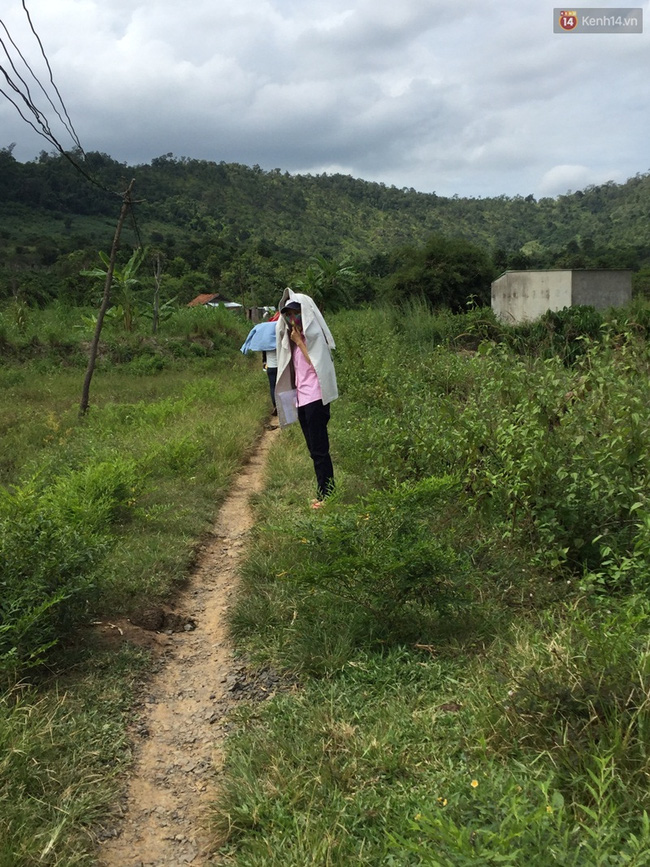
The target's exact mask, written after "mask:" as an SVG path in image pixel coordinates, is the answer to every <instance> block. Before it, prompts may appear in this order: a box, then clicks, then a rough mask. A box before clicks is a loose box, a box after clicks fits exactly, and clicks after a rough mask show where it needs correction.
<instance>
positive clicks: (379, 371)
mask: <svg viewBox="0 0 650 867" xmlns="http://www.w3.org/2000/svg"><path fill="white" fill-rule="evenodd" d="M426 315H427V316H428V314H426ZM409 317H411V319H413V322H412V323H410V322H409ZM181 319H182V321H181V320H180V319H179V322H178V323H177V325H176V326H175V328H176V330H175V331H174V330H173V329H172V328H171V327H170V331H169V335H168V336H169V337H170V338H171V337H173V338H174V339H176V340H178V341H180V345H181V346H184V347H185V349H184V350H183V351H179V352H177V353H176V354H174V353H172V352H168V353H163V354H162V355H161V357H163V358H164V361H163V366H162V368H160V369H159V370H158V372H155V371H154V370H153V369H152V370H149V368H148V367H147V365H148V364H149V362H147V363H146V364H144V363H142V362H141V363H137V362H138V359H148V358H151V357H154V356H153V355H152V353H151V351H150V350H151V347H150V346H149V345H148V344H147V343H146V342H144V341H143V340H142V339H140V338H137V339H130V338H129V339H128V340H124V341H121V340H117V339H116V340H115V341H114V345H113V346H112V348H111V351H110V353H108V354H107V355H106V356H105V359H104V362H105V366H104V367H102V368H101V370H99V371H98V373H97V376H96V380H95V381H94V382H93V389H92V393H91V405H92V410H91V412H90V414H89V416H88V418H87V419H86V420H85V421H84V422H83V423H82V424H79V423H78V421H77V419H76V415H75V413H76V404H77V388H78V384H79V380H78V379H77V376H78V370H76V369H74V370H72V371H69V370H66V369H65V367H64V366H63V365H61V364H60V365H59V366H58V368H56V367H55V366H53V358H52V357H48V358H46V359H43V358H34V357H32V355H33V353H32V355H30V353H31V352H32V350H31V349H29V347H28V344H29V335H28V334H27V335H25V336H24V338H21V339H24V346H25V347H27V348H26V349H25V353H24V356H22V357H23V358H24V360H23V361H22V362H20V363H18V362H17V361H15V360H14V362H13V363H12V364H10V365H7V366H6V367H5V368H4V369H3V370H1V371H0V383H1V384H2V386H3V393H4V395H5V398H4V400H5V406H6V409H7V411H8V412H9V413H10V414H11V413H13V416H12V417H13V419H14V422H15V424H18V425H20V426H21V427H22V428H23V429H24V443H25V445H24V448H23V445H22V441H21V438H20V437H18V436H15V437H14V434H13V428H9V427H8V428H7V429H6V431H5V435H6V442H7V444H8V451H7V456H6V460H5V463H4V464H3V467H2V473H3V482H4V484H11V485H15V486H18V487H20V486H22V485H25V484H27V482H28V481H29V480H31V484H38V485H40V486H41V487H42V489H43V491H45V492H48V491H50V490H52V491H55V492H56V494H57V496H58V497H59V498H60V504H61V509H63V508H64V507H65V509H67V510H70V509H71V510H72V513H73V514H74V496H73V495H75V496H76V495H77V494H78V495H79V497H82V495H83V496H87V497H90V496H91V495H93V496H95V498H96V499H95V500H92V499H90V500H89V501H90V502H96V503H97V504H98V506H97V508H102V509H105V510H106V514H107V515H109V516H110V522H108V525H107V528H106V529H107V532H108V535H107V538H108V539H109V541H110V545H109V546H108V551H107V553H106V555H105V556H104V558H103V559H102V561H101V563H99V564H98V566H97V571H96V573H94V575H93V577H94V587H95V588H96V592H95V593H94V595H92V597H91V601H92V606H93V608H92V610H93V611H97V612H99V611H101V610H104V611H119V610H123V611H128V610H129V607H130V606H133V605H135V604H137V601H138V599H140V598H143V597H145V596H146V597H151V596H152V595H154V596H157V597H158V598H165V596H166V595H168V594H170V593H173V589H174V587H175V586H177V585H178V583H179V582H181V581H182V580H183V578H184V575H185V574H186V572H187V567H188V564H189V563H190V562H191V558H192V556H193V551H194V550H195V546H196V544H197V541H198V539H199V538H200V535H201V533H202V532H203V531H204V530H205V528H206V527H207V526H208V525H209V521H210V519H211V516H213V515H214V512H215V511H216V508H217V506H218V504H219V502H220V499H221V497H222V496H223V492H224V491H225V487H226V485H227V480H228V478H229V476H230V475H231V474H232V472H234V471H235V470H236V468H237V466H239V464H240V462H241V460H242V459H243V456H244V455H245V454H246V452H247V450H248V449H249V448H250V447H251V444H252V443H253V441H254V439H255V437H256V435H257V432H258V431H259V428H260V425H261V422H262V420H263V419H264V418H265V416H266V415H267V413H268V395H267V387H266V380H265V378H264V377H263V376H262V375H261V372H260V371H259V369H258V367H257V366H256V365H254V363H253V362H249V361H248V360H246V359H243V358H242V357H241V356H239V355H238V354H237V348H238V345H239V344H238V343H237V339H238V338H237V337H236V334H233V335H230V336H228V335H227V334H226V335H225V336H224V334H223V333H221V332H219V334H217V335H216V336H215V334H213V333H212V331H211V329H212V327H213V326H214V324H215V323H214V322H212V321H211V320H208V319H205V318H203V319H201V320H200V321H199V320H196V319H194V318H193V317H192V316H187V315H184V316H183V317H181ZM461 319H462V322H460V324H459V328H460V330H461V336H462V335H467V334H470V336H471V337H472V340H473V341H474V343H475V344H476V346H474V343H472V348H476V349H477V350H478V351H477V352H476V353H473V352H467V351H466V349H465V337H463V341H461V343H462V346H461V349H462V350H463V351H459V346H458V345H456V343H457V342H458V341H457V340H456V338H455V336H454V323H453V321H451V320H450V318H449V317H442V318H441V319H439V320H435V317H433V318H432V320H427V319H426V317H425V311H422V310H420V309H416V308H414V309H413V310H412V311H408V310H407V311H404V312H403V315H402V316H401V317H400V318H399V319H398V321H397V322H396V321H395V318H394V317H393V316H391V315H388V314H387V313H386V312H385V311H384V312H382V311H362V312H360V313H359V314H358V315H357V314H355V315H354V316H352V315H350V314H346V315H345V316H343V315H342V316H340V317H333V318H332V322H331V323H330V324H331V326H332V329H333V332H334V333H335V335H336V339H337V345H338V347H339V349H338V353H337V357H336V363H337V372H338V374H339V381H340V385H341V393H342V397H341V398H340V400H339V401H337V402H336V404H335V405H334V407H333V412H332V422H331V425H330V433H331V440H332V449H333V458H334V467H335V474H336V479H337V491H336V494H335V495H334V496H333V497H332V498H331V499H330V500H328V502H327V504H326V506H325V508H324V509H322V510H320V511H318V512H313V511H312V510H310V508H309V501H310V499H311V496H312V492H313V486H314V479H313V468H312V466H311V462H310V460H309V457H308V455H307V453H306V449H305V446H304V442H303V440H302V436H301V433H300V431H299V430H298V429H297V427H295V428H289V429H288V430H285V431H283V432H282V434H281V436H280V437H279V438H278V442H277V444H276V445H275V446H274V448H273V450H272V451H271V454H270V456H269V464H268V476H267V486H266V489H265V491H264V492H263V493H261V494H259V495H257V496H256V498H255V503H254V507H255V509H256V512H257V517H258V523H257V527H256V530H255V534H254V539H253V541H254V546H253V548H252V551H251V555H250V558H249V560H248V562H247V563H246V565H245V567H244V569H243V576H242V588H243V589H242V593H241V594H240V598H239V600H238V602H237V605H236V606H235V608H234V609H233V611H232V622H231V628H232V634H233V636H234V638H235V640H236V642H237V646H238V648H239V650H240V651H241V652H242V653H245V654H246V655H247V657H248V658H250V659H252V660H253V664H257V665H259V666H264V665H272V666H274V667H275V668H276V669H277V670H279V671H280V672H285V673H288V674H290V675H291V676H292V681H293V680H294V679H297V681H298V682H299V684H300V686H299V687H298V688H297V689H296V690H295V691H294V692H293V693H283V694H282V695H278V696H276V697H275V698H272V699H270V700H269V701H267V702H265V703H264V704H263V705H259V706H257V705H249V706H240V709H239V710H238V712H237V714H236V721H237V723H238V725H237V730H236V733H235V735H234V736H233V737H232V738H231V740H230V742H229V744H228V757H227V767H226V774H225V776H224V778H223V792H222V796H221V797H220V800H219V804H218V805H217V807H216V808H215V811H214V814H213V821H214V825H215V828H216V829H217V830H218V832H219V834H220V835H221V839H222V841H223V849H222V854H223V856H224V857H225V858H227V859H228V862H229V863H231V864H233V865H240V867H241V865H268V864H278V865H280V864H282V865H283V867H285V865H286V867H292V865H295V867H302V865H305V864H319V865H321V864H327V865H341V867H343V865H349V864H351V863H354V864H357V863H358V864H360V865H364V864H365V865H368V867H370V865H377V864H382V865H383V864H385V865H431V867H440V865H442V867H457V865H464V864H472V865H475V864H484V865H488V864H508V863H510V864H515V865H519V864H526V863H532V864H547V863H549V864H551V863H552V864H561V865H571V867H573V865H575V867H583V865H584V867H587V865H588V867H591V865H603V867H605V865H606V867H610V865H612V867H613V865H622V864H626V865H644V864H650V825H649V823H648V818H647V811H648V807H649V804H648V794H647V775H648V771H649V766H648V756H649V755H650V725H649V721H650V715H649V711H650V698H649V697H650V680H649V679H648V677H649V668H648V660H649V659H650V653H649V651H648V635H649V634H650V629H649V628H648V627H649V625H650V621H649V620H648V613H649V609H648V603H647V598H646V596H647V573H648V568H650V544H649V543H648V527H649V526H650V519H649V518H648V504H647V489H648V484H647V460H646V455H647V453H648V446H650V443H649V442H648V438H649V433H648V432H649V430H650V426H648V424H647V409H646V407H647V394H646V383H647V349H646V347H645V343H643V341H642V340H639V339H638V335H636V336H632V335H630V334H627V333H626V332H625V327H626V326H625V324H623V325H622V326H621V327H620V328H619V330H618V331H611V332H610V333H609V334H606V335H605V336H604V337H603V339H602V341H601V342H600V343H596V342H593V343H589V344H586V343H585V346H584V347H583V349H584V351H583V352H582V353H581V355H580V356H579V357H576V358H573V356H571V359H568V357H564V356H563V358H564V360H563V361H559V360H558V359H555V358H554V357H552V356H550V357H549V346H548V345H547V344H546V343H544V345H541V344H540V352H539V353H536V351H535V347H534V346H530V347H529V352H528V353H525V352H524V347H523V344H522V343H521V341H520V342H519V343H518V344H517V353H518V354H517V355H514V354H513V353H512V352H510V351H509V350H508V348H507V346H505V345H502V344H499V342H498V340H496V339H495V335H494V333H493V330H492V328H491V325H490V323H489V322H488V323H487V324H486V323H484V322H483V320H482V319H479V317H478V316H476V315H473V316H472V315H470V314H468V315H466V316H465V317H461ZM434 320H435V321H434ZM416 321H417V328H415V324H416ZM622 321H623V323H624V318H623V319H622ZM410 324H413V326H414V329H413V331H412V330H411V328H410ZM488 326H490V327H489V328H488ZM11 327H12V328H13V326H11ZM30 327H31V326H30ZM617 327H618V326H617ZM485 329H487V331H485ZM411 333H414V334H416V335H417V340H416V341H413V342H409V340H408V339H407V336H408V335H409V334H411ZM11 336H12V340H13V339H16V340H17V339H18V338H16V337H15V335H13V332H11ZM140 337H142V335H141V336H140ZM482 338H483V343H481V339H482ZM194 340H199V341H200V343H198V344H197V345H198V346H199V350H198V351H196V352H195V351H194V350H190V351H189V352H185V350H186V349H187V347H188V345H189V344H190V343H192V342H193V341H194ZM206 341H207V342H212V343H213V345H214V347H215V349H214V353H213V354H212V355H211V354H210V353H209V352H208V353H207V354H206V345H207V343H205V342H206ZM228 345H230V351H228V349H227V347H228ZM154 355H155V353H154ZM156 357H157V356H156ZM116 359H122V360H121V361H120V363H119V364H116ZM134 362H136V363H134ZM75 370H76V372H75ZM147 371H148V372H147ZM405 372H406V373H407V375H405ZM570 392H572V398H571V399H569V398H568V397H567V395H569V393H570ZM98 466H99V467H103V468H105V470H102V474H104V475H105V476H106V479H108V480H110V481H111V485H112V487H111V488H110V489H109V491H108V493H109V494H111V495H112V494H113V493H114V494H115V496H114V499H111V498H110V497H108V498H107V497H105V496H104V494H105V492H104V488H103V487H102V484H101V482H102V481H106V479H102V478H101V474H100V478H99V479H98V478H97V477H96V475H93V472H92V471H93V469H96V467H98ZM134 472H135V478H134V476H133V475H132V474H133V473H134ZM124 479H127V480H128V479H134V481H133V484H132V488H133V490H132V491H130V490H122V488H123V487H124V482H123V480H124ZM34 480H36V481H34ZM585 480H588V483H586V482H585ZM127 487H128V486H127ZM116 492H117V493H116ZM118 494H119V496H118ZM49 496H50V497H52V496H53V494H49ZM102 497H104V498H103V499H102ZM48 502H49V501H48ZM57 502H59V501H58V500H57ZM71 504H72V506H71ZM57 514H58V513H57ZM594 516H595V517H594ZM594 523H597V527H595V529H594V532H593V533H592V534H591V535H587V534H588V533H589V532H590V528H592V525H594ZM603 530H605V532H606V537H605V539H604V541H602V540H601V539H599V538H598V537H597V536H596V533H597V532H599V533H602V532H603ZM104 541H105V540H104ZM644 576H645V578H644ZM102 606H103V609H102ZM87 615H88V616H90V611H88V612H87ZM94 650H95V649H94V648H88V651H89V652H87V653H84V652H83V649H82V650H81V651H75V652H74V653H73V649H72V648H71V647H69V646H67V645H66V646H64V647H63V646H61V647H60V653H59V655H58V656H56V655H55V656H53V657H51V661H50V666H58V672H57V676H56V678H55V679H54V680H46V679H43V676H42V674H41V676H40V677H41V679H40V680H39V679H38V678H37V677H36V673H34V676H33V677H32V680H33V685H32V686H31V687H29V689H27V690H26V691H25V692H24V694H23V695H22V697H20V698H17V695H18V694H17V693H16V692H15V690H14V691H11V692H7V694H6V695H5V696H4V701H3V705H2V708H3V710H2V713H3V727H2V732H3V733H4V734H3V736H4V735H6V740H5V742H4V743H5V759H3V761H5V760H6V764H5V765H4V766H3V773H2V776H0V786H1V787H2V788H0V791H1V792H2V797H3V798H4V800H5V803H6V804H9V805H10V807H11V809H8V811H7V813H6V818H5V814H4V813H3V814H1V815H2V816H3V819H2V820H0V821H4V823H5V825H4V826H3V827H2V828H0V833H1V834H2V837H1V839H2V841H3V842H2V844H0V845H4V847H5V849H4V852H2V850H1V849H0V852H2V857H3V858H4V859H5V863H7V864H9V863H12V864H19V865H21V864H32V863H33V864H36V863H44V864H48V863H49V864H61V865H63V864H76V863H80V864H81V863H84V859H85V862H86V863H88V860H89V859H91V857H92V856H91V851H92V845H91V837H92V832H93V828H96V826H97V823H101V822H102V821H103V819H104V818H105V817H106V816H107V815H108V813H109V811H110V807H109V804H110V803H111V799H112V798H113V797H114V793H115V785H116V780H115V778H114V776H113V770H116V771H119V769H120V768H122V767H124V763H127V762H128V747H127V744H126V741H125V740H124V737H123V732H124V726H125V723H126V721H127V720H128V719H129V714H130V708H131V707H132V704H131V696H132V694H133V692H132V690H133V685H134V684H137V682H138V678H139V677H141V676H142V675H143V673H146V660H142V659H137V658H135V659H134V658H131V659H130V661H129V660H125V659H122V661H121V662H120V660H119V659H113V660H108V661H107V659H106V657H105V656H103V655H102V654H101V653H94V652H93V651H94ZM104 690H107V692H104ZM106 696H108V699H107V698H106ZM104 726H106V728H105V729H104V728H103V727H104ZM87 732H89V734H88V735H87ZM102 732H106V733H107V735H106V738H105V739H103V735H102ZM52 746H53V748H51V747H52ZM111 749H112V750H113V752H111ZM107 757H108V758H107ZM107 762H108V765H109V766H110V771H106V772H105V773H104V774H102V768H105V767H106V766H107ZM14 763H15V764H14ZM59 804H62V805H63V807H62V809H57V805H59ZM10 858H13V859H14V860H13V861H11V860H9V859H10ZM0 863H1V862H0Z"/></svg>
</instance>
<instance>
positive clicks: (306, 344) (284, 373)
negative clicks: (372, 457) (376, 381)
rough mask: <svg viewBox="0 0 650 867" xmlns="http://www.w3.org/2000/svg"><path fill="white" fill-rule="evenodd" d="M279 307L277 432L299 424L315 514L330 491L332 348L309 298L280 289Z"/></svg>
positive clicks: (334, 392)
mask: <svg viewBox="0 0 650 867" xmlns="http://www.w3.org/2000/svg"><path fill="white" fill-rule="evenodd" d="M279 307H280V313H281V316H280V318H279V319H278V322H277V326H276V343H277V357H278V372H277V380H276V385H275V396H276V402H277V409H278V421H279V423H280V427H285V426H286V425H287V424H291V422H293V421H299V422H300V427H301V428H302V432H303V434H304V437H305V442H306V443H307V448H308V450H309V454H310V456H311V459H312V461H313V464H314V471H315V473H316V499H315V500H314V501H313V502H312V508H314V509H317V508H320V506H322V504H323V500H324V499H325V497H327V495H328V494H331V493H332V491H333V489H334V469H333V467H332V459H331V457H330V446H329V436H328V433H327V425H328V422H329V419H330V403H331V402H332V401H333V400H336V398H337V397H338V389H337V385H336V373H335V371H334V362H333V361H332V350H333V349H335V343H334V338H333V337H332V334H331V332H330V330H329V328H328V327H327V323H326V322H325V320H324V319H323V315H322V314H321V312H320V310H319V309H318V307H317V306H316V304H315V303H314V301H313V300H312V299H311V298H310V297H309V295H304V294H303V293H301V292H294V291H293V290H292V289H285V290H284V294H283V295H282V300H281V301H280V305H279Z"/></svg>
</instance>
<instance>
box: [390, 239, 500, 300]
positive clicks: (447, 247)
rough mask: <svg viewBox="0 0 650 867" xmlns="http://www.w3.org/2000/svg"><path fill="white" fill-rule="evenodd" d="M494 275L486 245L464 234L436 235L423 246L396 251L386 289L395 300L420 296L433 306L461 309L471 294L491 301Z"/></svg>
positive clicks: (478, 298)
mask: <svg viewBox="0 0 650 867" xmlns="http://www.w3.org/2000/svg"><path fill="white" fill-rule="evenodd" d="M494 276H495V268H494V265H493V263H492V260H491V258H490V256H489V255H488V254H487V253H486V252H485V251H484V250H483V249H481V248H480V247H477V246H476V245H475V244H472V243H471V242H470V241H466V240H465V239H463V238H444V237H441V236H439V235H434V236H433V237H432V238H430V239H429V241H428V242H427V244H426V245H425V246H424V247H422V248H415V247H404V248H402V249H401V250H399V251H398V252H397V254H396V255H395V269H394V272H393V273H392V274H391V275H390V276H389V277H387V278H386V280H385V281H384V289H385V295H386V296H387V297H388V298H389V300H391V301H393V302H397V301H398V300H400V299H403V298H418V297H419V298H425V299H426V300H427V301H428V302H429V303H430V304H431V305H432V306H433V307H449V308H451V309H452V310H457V311H460V310H464V309H465V306H466V304H467V301H468V299H469V298H470V297H474V298H475V299H476V300H478V302H479V303H481V304H487V303H488V302H489V299H490V285H491V283H492V280H493V279H494Z"/></svg>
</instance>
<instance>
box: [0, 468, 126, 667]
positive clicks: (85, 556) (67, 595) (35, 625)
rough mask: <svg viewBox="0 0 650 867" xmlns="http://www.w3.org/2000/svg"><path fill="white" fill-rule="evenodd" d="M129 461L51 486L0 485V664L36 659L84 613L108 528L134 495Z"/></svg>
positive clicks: (33, 662)
mask: <svg viewBox="0 0 650 867" xmlns="http://www.w3.org/2000/svg"><path fill="white" fill-rule="evenodd" d="M139 484H140V482H139V481H138V479H137V474H136V470H135V466H134V465H132V464H130V463H129V462H126V461H122V460H120V459H116V460H115V461H113V462H104V463H101V464H98V465H96V466H89V467H86V468H84V469H82V470H80V471H78V472H69V473H68V474H66V475H65V476H63V477H61V478H60V479H59V480H58V481H57V483H56V484H55V485H54V486H52V487H51V488H48V489H45V490H41V489H39V487H38V485H37V483H36V482H35V481H32V482H30V483H28V484H26V485H24V486H22V487H20V488H14V489H13V490H11V491H8V490H5V489H0V588H1V593H0V615H1V621H0V623H1V625H0V672H3V673H4V674H5V675H10V674H12V673H13V674H16V673H18V672H19V671H20V670H21V669H24V668H29V667H32V666H35V665H38V664H39V663H41V662H42V661H43V660H44V658H45V656H46V654H47V652H48V651H49V650H50V648H52V647H53V646H54V645H55V644H56V643H57V642H58V641H59V640H60V638H61V637H62V636H64V635H65V634H66V633H67V632H68V630H70V629H71V628H72V627H73V626H74V624H75V623H76V622H78V620H79V619H80V618H81V617H82V616H83V614H84V613H85V611H86V608H87V599H88V594H89V592H90V590H91V587H92V576H93V570H94V568H95V566H96V565H97V563H98V562H99V560H100V559H101V558H102V557H103V555H104V554H105V553H106V551H107V550H108V547H109V538H110V533H109V528H110V525H111V524H112V523H114V522H115V521H117V520H120V519H121V518H123V517H124V516H125V515H126V514H127V513H128V509H129V508H130V506H131V505H132V504H133V502H134V497H135V494H136V492H137V490H138V487H139Z"/></svg>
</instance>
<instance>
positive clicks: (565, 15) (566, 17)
mask: <svg viewBox="0 0 650 867" xmlns="http://www.w3.org/2000/svg"><path fill="white" fill-rule="evenodd" d="M577 26H578V13H577V12H560V27H561V28H562V30H573V29H574V28H576V27H577Z"/></svg>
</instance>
